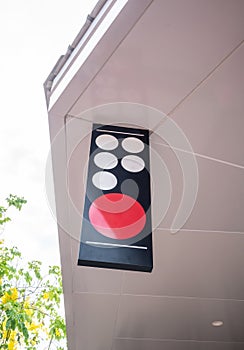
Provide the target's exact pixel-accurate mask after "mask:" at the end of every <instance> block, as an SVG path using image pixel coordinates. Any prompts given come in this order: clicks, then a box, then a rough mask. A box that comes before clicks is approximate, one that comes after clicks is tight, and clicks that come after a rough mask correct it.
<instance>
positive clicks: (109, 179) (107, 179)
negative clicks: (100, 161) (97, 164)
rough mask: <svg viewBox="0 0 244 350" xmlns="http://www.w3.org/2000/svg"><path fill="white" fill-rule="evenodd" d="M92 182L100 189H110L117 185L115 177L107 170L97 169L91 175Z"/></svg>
mask: <svg viewBox="0 0 244 350" xmlns="http://www.w3.org/2000/svg"><path fill="white" fill-rule="evenodd" d="M92 182H93V185H94V186H96V187H97V188H99V189H100V190H111V189H112V188H114V187H115V186H116V185H117V178H116V176H114V175H113V174H111V173H109V172H108V171H98V172H97V173H96V174H94V175H93V177H92Z"/></svg>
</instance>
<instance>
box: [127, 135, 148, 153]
mask: <svg viewBox="0 0 244 350" xmlns="http://www.w3.org/2000/svg"><path fill="white" fill-rule="evenodd" d="M122 147H123V148H124V150H125V151H127V152H130V153H139V152H141V151H143V149H144V143H143V142H142V141H141V140H139V139H137V138H136V137H127V138H126V139H124V140H123V141H122Z"/></svg>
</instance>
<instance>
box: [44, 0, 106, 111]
mask: <svg viewBox="0 0 244 350" xmlns="http://www.w3.org/2000/svg"><path fill="white" fill-rule="evenodd" d="M107 2H108V0H99V1H98V2H97V4H96V5H95V7H94V8H93V10H92V12H91V13H90V14H88V16H87V19H86V22H85V23H84V25H83V26H82V28H81V30H80V31H79V33H78V34H77V36H76V37H75V39H74V41H73V42H72V44H71V45H69V46H68V49H67V51H66V53H65V54H64V55H62V56H60V58H59V59H58V61H57V63H56V64H55V66H54V67H53V69H52V71H51V73H50V74H49V75H48V77H47V79H46V80H45V82H44V84H43V87H44V92H45V97H46V104H47V107H48V106H49V100H50V95H51V90H52V86H53V82H54V79H55V78H56V77H57V75H58V74H59V72H60V71H61V69H62V68H63V67H64V65H65V63H66V62H67V61H68V59H69V58H70V56H71V54H72V52H73V51H74V49H75V48H76V47H77V45H78V43H79V42H80V40H81V39H82V37H83V36H84V35H85V33H86V32H87V30H88V29H89V27H90V25H91V24H92V22H93V21H94V19H95V18H96V17H97V15H98V14H99V12H100V11H101V9H102V8H103V7H104V5H105V4H106V3H107Z"/></svg>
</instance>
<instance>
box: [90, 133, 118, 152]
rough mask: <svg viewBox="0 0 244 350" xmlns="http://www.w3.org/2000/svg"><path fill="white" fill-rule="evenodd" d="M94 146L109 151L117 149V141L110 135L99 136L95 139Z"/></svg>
mask: <svg viewBox="0 0 244 350" xmlns="http://www.w3.org/2000/svg"><path fill="white" fill-rule="evenodd" d="M95 142H96V144H97V146H98V147H99V148H101V149H104V150H105V151H111V150H112V149H115V148H117V147H118V144H119V141H118V140H117V139H116V137H114V136H112V135H107V134H106V135H105V134H104V135H100V136H98V137H97V138H96V141H95Z"/></svg>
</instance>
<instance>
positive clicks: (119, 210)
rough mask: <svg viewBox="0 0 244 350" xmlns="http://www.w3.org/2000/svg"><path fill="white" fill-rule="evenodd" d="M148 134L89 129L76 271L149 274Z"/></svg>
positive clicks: (117, 128)
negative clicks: (91, 269) (81, 268)
mask: <svg viewBox="0 0 244 350" xmlns="http://www.w3.org/2000/svg"><path fill="white" fill-rule="evenodd" d="M149 169H150V164H149V131H148V130H144V129H135V128H127V127H120V126H112V125H98V124H94V125H93V131H92V135H91V146H90V157H89V165H88V175H87V186H86V197H85V205H84V212H83V219H82V229H81V242H80V251H79V259H78V265H84V266H94V267H103V268H114V269H124V270H135V271H147V272H150V271H151V270H152V267H153V262H152V227H151V195H150V171H149Z"/></svg>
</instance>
